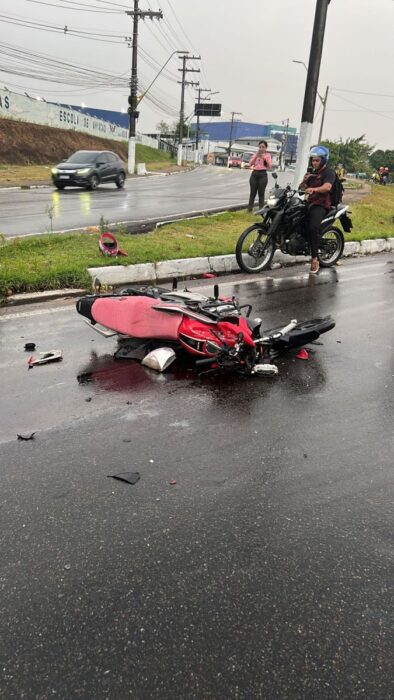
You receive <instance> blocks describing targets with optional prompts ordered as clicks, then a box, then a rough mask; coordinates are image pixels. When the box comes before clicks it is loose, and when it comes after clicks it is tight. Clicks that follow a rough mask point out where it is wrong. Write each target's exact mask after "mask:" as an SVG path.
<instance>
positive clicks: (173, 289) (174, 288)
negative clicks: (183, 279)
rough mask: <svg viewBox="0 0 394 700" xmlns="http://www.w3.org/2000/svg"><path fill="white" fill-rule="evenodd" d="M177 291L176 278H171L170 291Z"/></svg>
mask: <svg viewBox="0 0 394 700" xmlns="http://www.w3.org/2000/svg"><path fill="white" fill-rule="evenodd" d="M177 289H178V280H177V278H176V277H173V278H172V291H173V292H176V290H177Z"/></svg>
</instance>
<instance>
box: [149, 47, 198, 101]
mask: <svg viewBox="0 0 394 700" xmlns="http://www.w3.org/2000/svg"><path fill="white" fill-rule="evenodd" d="M176 53H179V54H182V53H187V51H173V52H172V54H171V56H169V57H168V58H167V60H166V62H165V64H164V65H163V66H162V67H161V68H160V70H159V72H158V73H157V75H156V76H155V77H154V78H153V80H152V82H151V83H149V85H148V87H147V88H146V90H144V92H143V93H142V95H140V97H139V98H138V100H137V104H139V103H140V102H141V100H143V99H144V97H145V95H146V94H147V92H149V90H150V89H151V87H152V85H153V83H155V82H156V80H157V78H158V77H159V75H160V74H161V73H162V72H163V70H164V68H165V67H166V65H167V63H169V62H170V61H171V59H172V57H173V56H175V54H176Z"/></svg>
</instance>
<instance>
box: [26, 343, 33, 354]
mask: <svg viewBox="0 0 394 700" xmlns="http://www.w3.org/2000/svg"><path fill="white" fill-rule="evenodd" d="M35 349H36V344H35V343H25V350H26V352H31V351H32V350H35Z"/></svg>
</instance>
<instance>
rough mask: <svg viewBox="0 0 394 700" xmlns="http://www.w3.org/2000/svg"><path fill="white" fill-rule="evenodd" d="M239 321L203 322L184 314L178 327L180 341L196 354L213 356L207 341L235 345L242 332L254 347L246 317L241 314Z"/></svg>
mask: <svg viewBox="0 0 394 700" xmlns="http://www.w3.org/2000/svg"><path fill="white" fill-rule="evenodd" d="M237 320H238V323H231V322H230V321H218V322H217V323H209V322H208V323H202V322H201V321H198V320H196V319H194V318H191V317H189V316H184V317H183V318H182V322H181V324H180V326H179V329H178V337H179V341H180V343H181V344H182V345H183V347H184V348H186V350H188V351H189V352H191V353H192V354H194V355H202V356H204V357H213V355H212V353H209V352H207V350H206V345H205V344H206V342H207V341H211V342H212V341H213V342H215V343H216V344H217V345H228V346H230V347H234V345H235V343H236V342H237V338H238V336H239V334H240V333H242V335H243V340H244V342H245V343H247V344H248V345H250V346H252V347H254V346H255V344H254V341H253V338H252V334H251V331H250V328H249V326H248V322H247V320H246V318H243V317H242V316H240V317H239V318H238V319H237Z"/></svg>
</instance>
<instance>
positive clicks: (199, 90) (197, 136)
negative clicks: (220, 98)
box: [196, 88, 211, 151]
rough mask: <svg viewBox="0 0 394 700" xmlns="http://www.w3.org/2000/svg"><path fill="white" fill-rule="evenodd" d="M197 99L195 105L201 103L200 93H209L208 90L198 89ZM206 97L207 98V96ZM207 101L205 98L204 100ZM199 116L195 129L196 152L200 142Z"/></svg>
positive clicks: (198, 116) (209, 90)
mask: <svg viewBox="0 0 394 700" xmlns="http://www.w3.org/2000/svg"><path fill="white" fill-rule="evenodd" d="M197 92H198V97H197V104H200V103H201V93H202V92H211V89H210V88H198V90H197ZM207 97H208V96H207ZM205 99H207V98H205ZM199 137H200V115H199V114H197V128H196V151H197V149H198V142H199V140H200V138H199Z"/></svg>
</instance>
